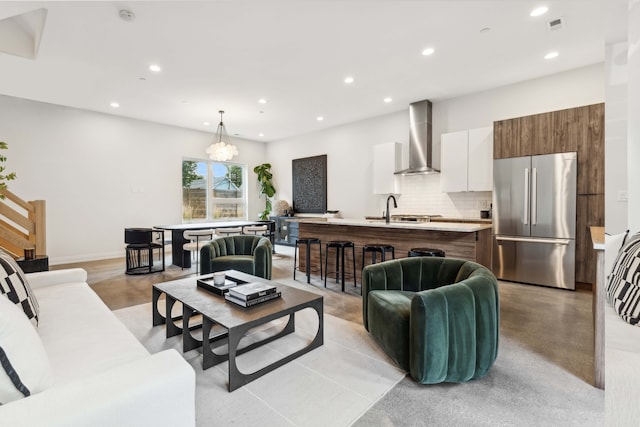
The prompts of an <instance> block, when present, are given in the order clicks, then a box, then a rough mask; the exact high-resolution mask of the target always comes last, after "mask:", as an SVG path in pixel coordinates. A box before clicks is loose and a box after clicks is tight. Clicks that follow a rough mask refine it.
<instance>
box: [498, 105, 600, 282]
mask: <svg viewBox="0 0 640 427" xmlns="http://www.w3.org/2000/svg"><path fill="white" fill-rule="evenodd" d="M493 138H494V139H493V156H494V159H504V158H509V157H521V156H535V155H539V154H552V153H565V152H571V151H575V152H577V153H578V182H577V187H578V188H577V194H578V196H577V197H578V200H577V205H576V206H577V214H576V215H577V218H576V281H578V282H585V283H595V265H596V255H595V252H594V250H593V245H592V244H591V237H590V234H589V227H590V226H602V225H604V104H593V105H586V106H582V107H575V108H567V109H565V110H559V111H552V112H547V113H541V114H534V115H531V116H525V117H516V118H513V119H507V120H500V121H497V122H494V124H493Z"/></svg>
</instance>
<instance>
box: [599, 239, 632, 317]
mask: <svg viewBox="0 0 640 427" xmlns="http://www.w3.org/2000/svg"><path fill="white" fill-rule="evenodd" d="M606 292H607V298H608V299H609V302H610V303H611V305H612V306H613V309H614V310H615V311H616V313H618V315H619V316H620V317H622V319H623V320H624V321H625V322H627V323H630V324H632V325H637V324H638V322H639V321H640V233H637V234H635V235H634V236H632V237H631V238H630V239H629V240H628V241H627V243H625V244H624V246H623V247H622V249H620V252H619V253H618V256H617V257H616V260H615V261H614V263H613V268H612V270H611V274H610V276H609V280H608V281H607V287H606Z"/></svg>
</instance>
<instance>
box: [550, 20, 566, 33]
mask: <svg viewBox="0 0 640 427" xmlns="http://www.w3.org/2000/svg"><path fill="white" fill-rule="evenodd" d="M547 24H548V25H549V31H559V30H561V29H562V28H563V27H564V19H563V18H556V19H552V20H551V21H549V22H548V23H547Z"/></svg>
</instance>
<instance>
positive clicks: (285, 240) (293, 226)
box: [270, 216, 298, 246]
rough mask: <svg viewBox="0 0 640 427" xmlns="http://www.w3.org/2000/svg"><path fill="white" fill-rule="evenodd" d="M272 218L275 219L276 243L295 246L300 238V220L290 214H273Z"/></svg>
mask: <svg viewBox="0 0 640 427" xmlns="http://www.w3.org/2000/svg"><path fill="white" fill-rule="evenodd" d="M270 219H271V220H272V221H275V231H274V238H273V240H274V243H275V244H277V245H285V246H295V244H296V241H297V240H298V220H296V219H295V218H294V217H290V216H272V217H271V218H270Z"/></svg>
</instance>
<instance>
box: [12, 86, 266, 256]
mask: <svg viewBox="0 0 640 427" xmlns="http://www.w3.org/2000/svg"><path fill="white" fill-rule="evenodd" d="M0 132H1V134H0V140H2V141H5V142H7V143H8V144H9V149H8V150H6V152H4V153H2V154H6V156H7V158H8V160H7V163H6V166H7V171H13V172H16V173H17V175H18V178H17V179H16V180H15V181H12V182H10V183H9V189H10V190H11V191H12V192H14V193H15V194H16V195H18V196H19V197H21V198H23V199H25V200H36V199H43V200H46V202H47V254H48V255H49V260H50V263H51V264H59V263H68V262H76V261H83V260H93V259H104V258H113V257H120V256H124V231H123V230H124V228H126V227H151V226H154V225H161V224H174V223H180V222H182V217H181V206H182V193H181V182H182V181H181V173H182V167H181V164H182V158H183V157H194V158H202V159H204V158H206V154H205V149H206V147H207V146H208V145H209V144H210V143H211V140H212V135H211V134H209V133H205V132H198V131H192V130H187V129H181V128H177V127H172V126H165V125H161V124H156V123H150V122H144V121H140V120H133V119H125V118H121V117H117V116H113V115H108V114H100V113H95V112H90V111H84V110H77V109H73V108H67V107H61V106H56V105H52V104H45V103H40V102H34V101H28V100H24V99H19V98H12V97H7V96H0ZM234 143H235V144H236V145H237V147H238V151H239V152H240V155H239V156H237V157H236V158H234V161H237V162H238V163H246V164H247V165H248V170H249V173H248V182H249V185H248V191H249V205H250V210H249V217H250V218H256V217H257V213H258V212H259V210H260V207H261V202H259V201H258V199H257V191H256V187H257V185H254V184H252V183H253V181H255V174H253V171H252V169H253V167H254V166H255V165H257V164H259V163H262V162H263V160H264V156H265V147H264V143H260V142H252V141H246V140H240V139H235V140H234Z"/></svg>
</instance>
